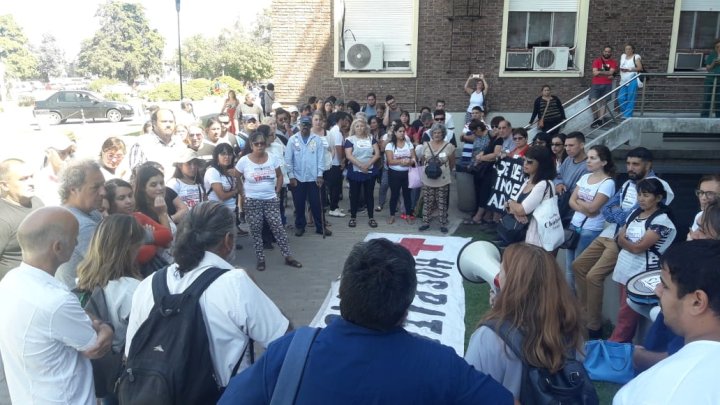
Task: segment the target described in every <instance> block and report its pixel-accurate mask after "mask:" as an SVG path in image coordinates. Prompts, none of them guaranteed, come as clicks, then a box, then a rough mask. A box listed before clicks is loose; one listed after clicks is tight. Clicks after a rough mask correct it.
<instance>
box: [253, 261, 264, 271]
mask: <svg viewBox="0 0 720 405" xmlns="http://www.w3.org/2000/svg"><path fill="white" fill-rule="evenodd" d="M255 270H257V271H265V262H257V266H255Z"/></svg>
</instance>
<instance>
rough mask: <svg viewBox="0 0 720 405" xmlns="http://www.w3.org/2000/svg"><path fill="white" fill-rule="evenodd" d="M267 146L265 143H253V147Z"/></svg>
mask: <svg viewBox="0 0 720 405" xmlns="http://www.w3.org/2000/svg"><path fill="white" fill-rule="evenodd" d="M265 145H267V144H266V143H265V142H253V146H265Z"/></svg>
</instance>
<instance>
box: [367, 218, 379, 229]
mask: <svg viewBox="0 0 720 405" xmlns="http://www.w3.org/2000/svg"><path fill="white" fill-rule="evenodd" d="M368 225H370V228H377V222H375V220H374V219H372V218H370V220H369V221H368Z"/></svg>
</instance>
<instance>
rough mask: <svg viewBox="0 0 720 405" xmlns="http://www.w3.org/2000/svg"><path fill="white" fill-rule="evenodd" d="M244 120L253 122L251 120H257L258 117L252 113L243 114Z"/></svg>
mask: <svg viewBox="0 0 720 405" xmlns="http://www.w3.org/2000/svg"><path fill="white" fill-rule="evenodd" d="M243 121H245V122H251V121H254V122H257V118H255V116H254V115H251V114H248V115H243Z"/></svg>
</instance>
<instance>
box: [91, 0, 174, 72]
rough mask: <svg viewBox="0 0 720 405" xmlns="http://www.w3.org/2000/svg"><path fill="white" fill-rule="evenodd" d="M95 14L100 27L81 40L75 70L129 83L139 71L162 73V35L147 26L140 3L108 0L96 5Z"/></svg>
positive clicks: (163, 45) (163, 40)
mask: <svg viewBox="0 0 720 405" xmlns="http://www.w3.org/2000/svg"><path fill="white" fill-rule="evenodd" d="M95 16H96V17H98V18H99V19H100V29H99V30H98V31H97V32H96V33H95V35H94V36H93V37H92V38H90V39H86V40H85V41H83V43H82V47H81V49H80V54H79V55H78V71H80V72H84V73H90V74H96V75H99V76H104V77H110V78H117V79H120V80H123V81H125V82H126V83H128V84H130V85H132V84H133V83H134V81H135V78H137V77H138V76H140V75H145V76H148V75H152V74H160V73H162V53H163V48H164V47H165V39H164V38H163V37H162V35H160V33H159V32H158V31H157V30H156V29H151V28H150V26H149V24H148V21H147V18H146V17H145V8H144V7H143V6H142V5H140V4H136V3H122V2H120V1H117V0H112V1H110V0H109V1H108V2H107V3H105V4H101V5H100V6H99V7H98V11H97V13H95Z"/></svg>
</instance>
